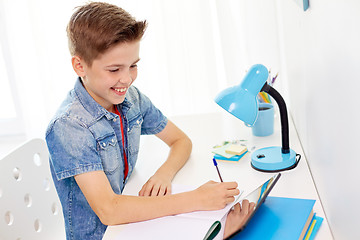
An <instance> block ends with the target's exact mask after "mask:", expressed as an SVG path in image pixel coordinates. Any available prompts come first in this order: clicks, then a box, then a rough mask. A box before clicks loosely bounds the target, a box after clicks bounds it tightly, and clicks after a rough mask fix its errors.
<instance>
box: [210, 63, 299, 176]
mask: <svg viewBox="0 0 360 240" xmlns="http://www.w3.org/2000/svg"><path fill="white" fill-rule="evenodd" d="M268 75H269V73H268V70H267V69H266V67H265V66H263V65H261V64H256V65H254V66H252V67H251V68H250V70H249V71H248V72H247V74H246V76H245V77H244V79H243V81H242V82H241V83H240V84H239V85H236V86H234V87H230V88H227V89H225V90H223V91H221V92H220V93H219V94H218V95H217V96H216V98H215V102H216V103H217V104H218V105H219V106H220V107H222V108H224V109H225V110H226V111H228V112H229V113H231V114H232V115H234V116H235V117H237V118H239V119H240V120H242V121H243V122H245V124H246V125H247V126H249V127H251V126H253V125H254V123H255V121H256V119H257V117H258V112H259V103H258V100H257V95H258V94H259V92H266V93H268V94H269V95H270V96H271V97H273V99H274V100H275V101H276V102H277V104H278V106H279V110H280V121H281V134H282V147H266V148H261V149H258V150H256V151H255V152H254V153H253V154H252V155H251V166H252V167H253V168H254V169H256V170H259V171H263V172H279V171H283V170H289V169H292V168H295V167H296V166H297V164H298V162H299V160H300V154H296V153H295V152H294V150H292V149H290V148H289V123H288V115H287V109H286V104H285V101H284V99H283V98H282V97H281V95H280V94H279V92H278V91H276V90H275V89H274V88H273V87H271V86H270V85H268V84H267V82H266V81H267V79H268ZM297 156H298V157H299V158H298V159H297Z"/></svg>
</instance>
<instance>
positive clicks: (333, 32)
mask: <svg viewBox="0 0 360 240" xmlns="http://www.w3.org/2000/svg"><path fill="white" fill-rule="evenodd" d="M277 7H278V9H277V11H278V17H279V18H278V19H279V26H280V27H279V36H280V38H281V39H280V42H281V46H280V48H281V54H282V63H283V65H282V69H283V70H286V71H283V72H285V73H287V74H286V76H285V77H286V80H287V82H288V84H289V92H288V95H289V97H290V102H289V103H288V104H290V109H291V114H292V116H293V118H294V121H295V125H296V127H297V130H298V133H299V135H300V138H301V142H302V144H303V148H304V151H305V153H306V157H307V160H308V162H309V165H310V168H311V172H312V174H313V178H314V180H315V183H316V187H317V189H318V192H319V194H320V198H321V201H322V203H323V207H324V210H325V212H326V215H327V218H328V221H329V224H330V227H331V229H332V232H333V235H334V237H335V239H360V231H359V229H358V228H359V226H360V206H359V198H360V192H359V191H358V189H359V179H358V176H359V175H360V174H359V169H360V156H359V152H358V149H357V148H358V147H359V143H360V141H359V138H358V137H359V136H360V126H359V117H360V113H359V111H358V107H357V102H358V101H359V97H358V96H359V88H360V77H359V69H360V1H358V0H341V1H339V0H310V8H309V9H308V10H307V11H306V12H304V11H302V10H301V9H300V8H299V7H298V6H297V5H296V4H294V1H293V0H277Z"/></svg>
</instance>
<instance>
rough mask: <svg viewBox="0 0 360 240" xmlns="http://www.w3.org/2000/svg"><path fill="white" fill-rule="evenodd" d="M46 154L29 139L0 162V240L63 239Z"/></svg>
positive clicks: (42, 143) (42, 144)
mask: <svg viewBox="0 0 360 240" xmlns="http://www.w3.org/2000/svg"><path fill="white" fill-rule="evenodd" d="M65 238H66V237H65V227H64V219H63V214H62V208H61V204H60V201H59V198H58V196H57V193H56V189H55V186H54V183H53V181H52V178H51V173H50V168H49V154H48V150H47V147H46V143H45V141H44V140H42V139H33V140H30V141H29V142H27V143H25V144H24V145H22V146H20V147H19V148H17V149H16V150H14V151H13V152H11V153H10V154H8V155H7V156H5V157H4V158H3V159H1V160H0V240H20V239H21V240H25V239H30V240H32V239H34V240H35V239H36V240H42V239H44V240H45V239H46V240H50V239H51V240H57V239H59V240H60V239H61V240H64V239H65Z"/></svg>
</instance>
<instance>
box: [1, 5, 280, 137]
mask: <svg viewBox="0 0 360 240" xmlns="http://www.w3.org/2000/svg"><path fill="white" fill-rule="evenodd" d="M86 2H87V1H80V0H71V1H70V0H66V1H49V0H17V1H10V0H0V3H1V5H0V6H1V8H2V9H1V10H0V14H2V18H0V19H4V21H2V22H1V24H2V25H3V26H5V28H6V35H5V36H0V38H3V37H6V38H7V44H8V45H7V46H6V47H7V49H8V50H9V51H8V52H9V54H10V55H11V62H12V65H11V66H12V69H9V70H10V71H12V74H13V78H12V79H11V81H14V82H13V83H12V84H11V86H12V87H13V88H15V90H16V91H15V93H16V94H17V99H18V100H19V101H18V103H17V108H19V109H20V110H21V115H22V116H21V117H22V123H23V127H24V129H25V131H24V134H25V135H26V136H27V138H32V137H44V132H45V128H46V126H47V124H48V122H49V120H50V119H51V117H52V116H53V114H54V112H55V110H56V109H57V107H58V106H59V104H60V103H61V101H62V100H63V99H64V97H65V95H66V94H67V92H68V91H69V90H70V89H72V87H73V85H74V81H75V79H76V75H75V73H74V71H73V70H72V67H71V62H70V54H69V51H68V49H67V38H66V31H65V28H66V25H67V22H68V20H69V18H70V16H71V14H72V13H73V9H74V7H76V6H79V5H82V4H84V3H86ZM107 2H109V3H113V4H116V5H118V6H121V7H123V8H124V9H125V10H127V11H128V12H130V13H131V14H132V15H133V16H135V17H136V18H137V19H139V20H142V19H146V20H147V21H148V23H149V26H148V29H147V32H146V34H145V36H144V39H143V40H142V45H141V49H140V58H141V61H140V63H139V75H138V78H137V80H136V81H135V83H134V84H135V85H136V86H137V87H138V88H139V89H140V90H141V91H142V92H144V93H145V94H146V95H148V96H149V97H150V99H151V100H152V101H153V102H154V104H155V105H156V106H157V107H158V108H160V109H161V110H162V111H163V113H164V114H165V115H167V116H169V117H171V116H174V115H184V114H197V113H204V112H213V111H218V107H217V106H216V105H215V103H214V101H213V98H214V97H215V96H216V94H217V93H218V92H219V91H220V90H221V89H223V88H225V87H227V86H230V85H234V84H237V83H238V82H239V81H240V80H241V78H242V77H243V75H244V73H245V71H246V69H247V68H248V67H249V66H251V65H252V64H255V63H263V64H265V65H270V66H271V68H272V69H275V70H278V66H279V61H278V58H277V52H278V49H277V45H276V44H277V43H275V41H277V39H276V38H277V33H276V29H275V30H274V31H273V33H269V31H270V30H266V31H267V32H263V31H264V29H265V28H266V27H269V25H274V24H276V17H275V14H274V11H275V10H276V9H275V4H274V1H265V0H256V1H255V3H253V2H254V1H235V0H232V1H230V0H224V1H217V0H182V1H180V0H131V1H130V0H128V1H125V0H123V1H120V0H118V1H115V0H112V1H110V0H109V1H107ZM259 4H260V5H262V7H261V8H260V15H255V16H254V15H252V14H251V11H252V12H253V13H256V14H257V13H258V11H259V9H258V8H255V5H259ZM269 9H270V10H269ZM249 11H250V12H249ZM269 11H272V12H269ZM264 13H265V14H266V16H272V17H269V18H264V17H263V16H262V15H261V14H264ZM272 14H273V15H272ZM247 19H250V20H251V22H250V23H249V22H247ZM254 21H258V22H254ZM259 21H260V23H259ZM262 24H265V26H263V27H260V29H255V31H254V29H252V28H251V26H253V25H256V26H261V25H262ZM270 27H271V26H270ZM272 29H273V28H272ZM258 30H260V31H258ZM245 33H246V34H245ZM249 33H250V34H252V35H254V36H255V37H256V38H255V39H254V38H253V37H254V36H252V35H248V34H249ZM264 37H266V39H264ZM269 41H270V45H271V46H270V47H269ZM273 52H276V54H273V56H274V58H271V54H272V53H273ZM275 55H276V56H275ZM269 56H270V57H269ZM0 134H1V132H0Z"/></svg>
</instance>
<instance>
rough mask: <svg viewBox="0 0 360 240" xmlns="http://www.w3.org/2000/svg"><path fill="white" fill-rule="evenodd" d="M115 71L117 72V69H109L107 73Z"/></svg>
mask: <svg viewBox="0 0 360 240" xmlns="http://www.w3.org/2000/svg"><path fill="white" fill-rule="evenodd" d="M117 71H119V69H118V68H116V69H109V72H117Z"/></svg>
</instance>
